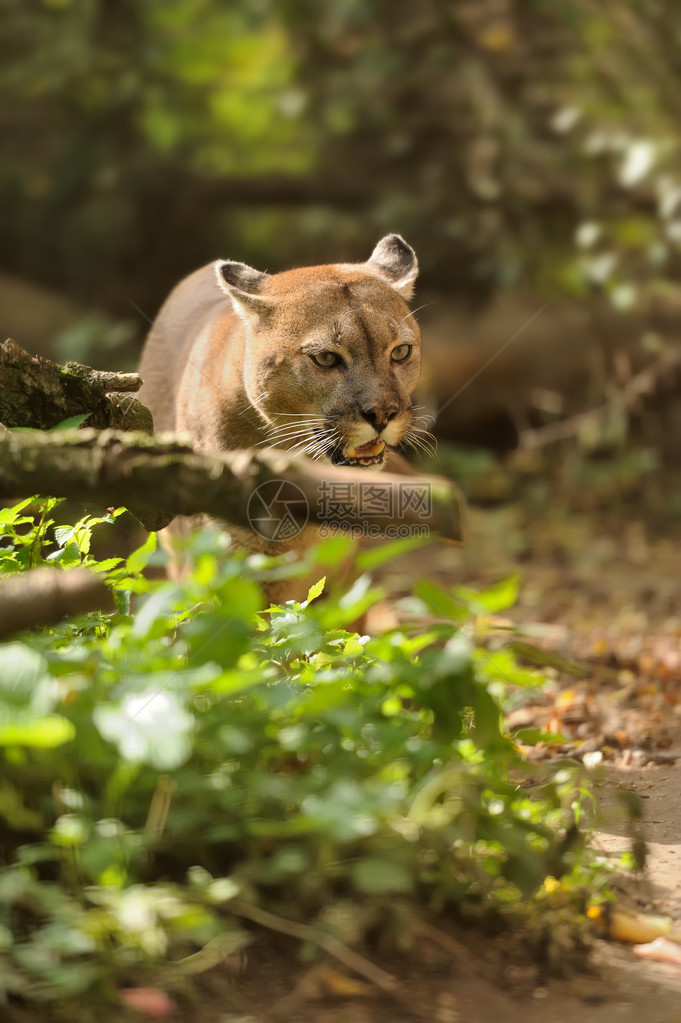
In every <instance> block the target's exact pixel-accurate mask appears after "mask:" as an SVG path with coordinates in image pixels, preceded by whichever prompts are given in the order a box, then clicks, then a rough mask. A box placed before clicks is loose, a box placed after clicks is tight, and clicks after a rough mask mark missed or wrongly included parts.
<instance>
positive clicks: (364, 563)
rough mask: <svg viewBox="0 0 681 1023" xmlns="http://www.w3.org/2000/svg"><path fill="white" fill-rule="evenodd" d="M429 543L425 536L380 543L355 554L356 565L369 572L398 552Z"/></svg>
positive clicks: (405, 551)
mask: <svg viewBox="0 0 681 1023" xmlns="http://www.w3.org/2000/svg"><path fill="white" fill-rule="evenodd" d="M428 543H431V539H430V537H427V536H425V537H424V536H409V537H406V538H405V539H404V540H391V542H390V543H384V544H380V545H379V546H377V547H373V548H371V549H369V550H365V551H361V552H360V553H359V554H358V555H357V560H356V562H355V563H356V565H357V567H358V568H359V569H360V570H361V571H362V572H371V571H372V569H374V568H378V567H379V565H385V563H386V562H387V561H393V560H394V559H395V558H397V557H399V556H400V554H407V553H408V552H409V551H415V550H418V548H419V547H424V546H425V545H426V544H428Z"/></svg>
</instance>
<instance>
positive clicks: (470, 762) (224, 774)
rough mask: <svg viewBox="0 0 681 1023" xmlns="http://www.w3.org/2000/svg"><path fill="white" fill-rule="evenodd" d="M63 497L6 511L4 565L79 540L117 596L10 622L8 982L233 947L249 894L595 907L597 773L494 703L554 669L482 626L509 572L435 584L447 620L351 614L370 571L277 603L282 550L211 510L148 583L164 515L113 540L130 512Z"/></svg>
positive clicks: (407, 916) (364, 601) (378, 919)
mask: <svg viewBox="0 0 681 1023" xmlns="http://www.w3.org/2000/svg"><path fill="white" fill-rule="evenodd" d="M53 507H54V502H53V501H52V500H51V499H48V500H47V501H43V502H41V504H40V506H39V510H38V511H37V512H35V511H33V512H32V513H29V510H30V503H29V502H21V503H20V504H18V505H16V506H15V508H14V509H8V510H5V511H3V512H2V513H0V514H2V516H3V519H2V523H3V528H4V530H5V536H4V548H3V562H2V571H3V572H15V571H17V570H20V569H21V568H23V567H28V566H30V565H35V564H38V563H40V562H42V561H46V562H47V561H49V563H51V564H57V565H61V566H62V567H66V566H68V565H72V564H76V563H78V564H86V565H89V566H90V567H91V568H92V570H93V571H101V572H103V573H104V574H105V576H106V578H107V580H108V583H109V585H110V586H111V587H112V588H113V589H114V590H115V592H116V593H117V595H118V606H119V609H121V610H119V611H118V612H117V613H115V614H113V615H106V616H102V615H86V616H82V617H81V618H79V619H76V620H73V621H68V622H66V623H64V624H62V625H60V626H58V627H55V628H52V629H49V630H44V631H43V632H42V633H38V634H31V635H28V634H26V635H23V636H20V637H17V638H15V639H14V640H13V641H12V642H10V643H6V644H4V645H1V646H0V754H1V756H2V760H3V769H2V784H1V785H0V831H1V833H2V846H3V849H4V850H5V854H4V866H3V869H2V871H1V872H0V942H1V945H0V952H1V957H0V986H1V987H3V988H4V990H5V991H6V992H9V993H11V994H14V995H17V996H21V997H23V998H28V999H37V1000H46V999H54V998H57V997H59V998H64V997H68V996H72V995H73V994H74V993H77V992H79V991H84V990H86V989H88V988H90V987H91V986H92V985H93V984H95V983H97V982H98V981H104V980H106V979H107V978H108V979H113V980H115V981H116V982H123V981H124V980H126V978H129V977H130V976H131V975H133V976H134V975H136V974H137V973H138V972H139V971H140V970H142V969H145V968H149V967H151V966H153V965H154V964H158V963H160V962H163V961H166V960H168V959H171V960H173V961H174V962H177V961H178V960H182V959H184V958H186V957H188V956H193V954H194V953H195V952H196V950H197V949H201V948H204V947H205V946H207V945H209V944H210V943H211V942H213V941H214V940H218V937H219V936H222V937H221V938H220V940H224V941H226V942H228V944H229V947H230V948H231V949H236V948H238V947H240V946H241V945H243V944H245V943H247V942H248V941H250V940H251V937H250V935H249V933H248V932H247V931H246V930H245V928H244V925H243V922H242V918H243V917H244V916H247V915H248V907H254V906H264V907H267V909H268V911H270V912H275V913H277V914H279V915H281V916H283V917H285V918H287V919H290V920H295V921H299V922H302V923H305V924H307V925H309V926H310V927H311V928H312V930H311V931H310V933H311V935H314V933H320V934H321V933H326V934H329V933H330V934H333V935H334V936H335V937H336V938H340V939H341V940H343V941H346V942H348V943H351V944H352V943H358V942H361V941H362V940H368V935H369V934H370V933H371V934H372V935H374V936H375V935H376V934H382V935H383V937H384V939H385V940H387V941H391V942H393V943H394V944H404V943H405V942H408V941H410V940H411V939H412V938H413V936H414V935H415V934H416V932H417V927H418V920H419V916H420V915H421V914H422V913H423V911H424V910H425V909H426V908H428V907H430V908H432V909H436V910H438V911H441V912H444V911H455V912H457V913H458V914H464V915H466V914H468V915H471V914H472V915H483V916H489V915H490V914H492V915H495V916H497V917H499V916H500V915H501V916H505V915H508V914H509V913H511V912H513V913H515V914H516V917H518V916H519V915H527V914H528V913H529V914H530V915H531V913H532V912H533V909H532V907H535V908H534V912H538V911H539V909H541V913H542V914H544V917H545V914H546V913H547V911H548V910H549V909H550V906H551V904H552V899H553V898H554V895H555V892H556V889H558V891H559V898H558V899H557V902H556V904H557V905H559V904H563V903H565V900H566V899H567V901H568V902H570V900H572V903H575V900H576V905H577V906H578V907H579V905H580V900H581V899H582V894H581V891H582V887H583V878H584V870H585V863H588V858H587V859H586V860H585V858H584V855H583V851H582V843H581V839H580V834H579V832H578V829H577V826H576V823H575V812H576V809H577V808H578V807H579V806H580V805H581V802H582V800H583V798H584V795H583V794H582V793H581V792H580V790H579V789H578V787H577V782H576V780H575V778H574V777H573V776H572V774H571V773H569V772H566V771H565V770H562V771H561V772H560V773H559V774H558V775H556V776H554V777H550V776H547V777H546V778H544V779H542V788H541V794H540V795H539V796H537V795H533V794H532V793H531V791H530V790H528V789H527V788H526V787H521V786H520V785H519V782H520V781H521V780H522V779H523V778H524V777H525V774H526V772H525V768H524V766H523V764H522V761H521V760H520V758H519V757H518V755H517V753H516V751H515V748H514V746H513V744H512V742H511V741H510V739H509V738H508V736H507V735H505V734H504V730H503V726H502V720H501V711H500V704H499V697H500V695H501V690H502V686H503V685H504V684H506V683H508V682H509V681H510V682H511V683H512V685H513V686H518V685H524V684H528V683H530V684H537V683H538V679H537V676H535V675H533V674H530V673H528V672H527V671H526V670H524V669H520V668H518V666H517V665H516V663H515V660H514V657H513V654H512V653H511V651H510V649H506V650H504V651H502V652H501V653H499V652H497V653H496V654H494V655H493V656H492V655H489V654H487V653H485V654H484V655H483V654H481V653H480V651H479V650H477V648H476V647H475V645H474V643H473V641H472V636H473V635H474V630H475V628H476V624H477V625H479V623H480V622H481V621H483V620H484V616H486V615H488V614H489V613H491V612H493V611H496V610H497V609H499V608H501V607H503V606H505V605H506V604H508V603H509V602H511V601H512V600H513V599H514V596H515V591H516V586H517V583H516V581H514V580H507V581H505V582H504V583H502V584H500V585H498V586H496V587H493V588H492V589H490V590H488V591H486V592H484V593H476V592H473V591H468V590H459V591H455V592H454V593H453V594H447V593H445V592H443V591H439V590H437V589H436V588H435V587H432V586H431V585H429V584H426V583H421V584H419V586H418V587H417V596H416V597H415V598H413V599H416V600H418V601H421V602H422V604H423V606H425V605H428V606H429V607H430V608H431V609H434V610H435V611H436V613H437V614H438V615H439V616H440V618H441V619H442V621H440V622H435V624H433V626H432V627H431V628H430V629H429V630H428V632H426V633H425V634H421V635H413V634H410V633H409V632H408V631H405V630H400V629H397V630H393V631H390V632H387V633H385V634H383V635H380V636H374V637H369V636H363V635H360V634H358V633H356V632H353V631H350V630H349V629H348V625H349V623H350V622H352V621H354V620H355V619H356V618H357V616H358V615H359V614H361V613H362V612H363V611H364V610H365V609H366V608H367V607H368V606H369V605H370V604H371V603H372V601H374V600H375V599H376V597H377V596H378V592H377V591H376V590H373V589H372V588H371V584H370V581H369V579H368V577H366V576H361V577H360V578H359V579H358V580H357V581H356V582H355V583H354V584H353V586H352V587H351V588H350V589H349V590H348V591H347V592H335V591H333V589H332V590H331V592H330V593H329V594H327V595H326V599H321V594H322V588H323V581H322V582H320V583H319V584H317V585H316V586H315V587H313V588H312V589H311V590H310V593H309V595H308V599H307V601H305V602H303V603H300V604H298V603H295V602H289V603H288V604H285V605H282V606H276V607H271V608H269V609H268V610H267V611H265V612H263V610H262V605H263V600H262V594H261V590H260V584H261V583H262V582H263V581H264V580H265V579H267V578H268V577H270V576H271V575H272V574H273V573H275V572H282V571H290V568H287V567H286V565H284V564H282V563H281V562H276V561H272V560H267V559H264V558H262V557H261V556H257V557H251V558H246V557H244V556H242V555H236V554H226V553H225V551H224V540H223V538H222V537H221V536H220V535H219V534H217V533H212V532H210V531H203V532H200V533H198V534H196V536H195V537H193V538H192V540H191V543H190V547H189V554H190V555H191V558H192V561H193V568H192V571H191V574H190V575H189V577H188V579H187V580H186V581H185V582H184V583H182V584H179V583H175V582H167V581H151V580H149V579H146V578H145V577H144V576H143V574H142V573H143V570H144V568H145V567H146V565H147V563H148V562H149V559H150V558H156V557H158V555H156V554H154V550H153V548H154V546H155V544H154V539H155V538H154V537H153V535H152V536H150V538H149V540H148V541H147V542H146V543H145V545H144V546H143V547H142V548H141V549H140V550H139V551H137V552H135V553H133V554H132V555H131V556H130V557H128V558H127V560H126V561H122V560H120V559H110V560H107V561H106V562H99V563H97V562H96V561H95V560H94V559H93V556H92V554H91V548H90V539H91V533H92V529H93V528H94V527H95V526H101V525H102V524H103V523H104V522H107V521H108V522H113V521H114V520H115V518H116V517H117V515H118V514H119V513H118V512H116V513H112V515H110V516H106V517H104V518H89V517H86V518H84V519H81V520H80V521H79V522H78V523H76V525H75V526H73V527H68V528H67V527H65V526H64V527H56V528H54V529H53V528H52V522H51V520H50V513H51V511H52V509H53ZM339 544H340V546H342V545H343V541H339V540H337V539H334V540H332V541H329V542H328V543H327V544H326V545H322V546H321V548H320V549H319V550H318V551H317V554H316V557H317V559H318V563H320V564H322V565H323V564H324V563H329V562H332V561H333V560H334V559H336V558H337V557H338V556H339V555H340V554H341V553H343V551H342V550H340V547H339ZM50 548H53V549H50ZM391 550H392V548H391ZM26 552H28V555H27V553H26ZM60 552H61V553H60ZM55 555H56V556H55ZM373 560H374V561H375V560H376V557H375V555H374V557H373ZM307 567H309V566H307ZM131 608H132V609H131ZM495 657H500V659H499V660H497V661H496V663H495ZM547 878H553V879H562V880H554V881H553V882H552V885H549V888H548V889H547V886H546V879H547ZM552 893H553V894H552ZM348 908H351V909H352V912H351V913H350V914H348V912H347V910H348ZM570 919H571V925H570V926H571V927H573V928H576V929H577V931H578V924H579V919H580V918H579V915H577V916H575V914H574V912H571V917H570ZM350 920H351V924H350V922H349V921H350ZM344 921H345V922H344ZM544 930H545V929H544ZM542 933H544V931H542ZM576 940H577V941H579V939H578V938H576ZM178 970H179V973H181V972H182V970H181V963H180V966H179V967H178Z"/></svg>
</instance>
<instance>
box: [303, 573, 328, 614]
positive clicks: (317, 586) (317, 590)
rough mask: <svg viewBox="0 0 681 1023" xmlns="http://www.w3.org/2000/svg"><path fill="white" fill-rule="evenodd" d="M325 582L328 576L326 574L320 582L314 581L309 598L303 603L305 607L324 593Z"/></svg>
mask: <svg viewBox="0 0 681 1023" xmlns="http://www.w3.org/2000/svg"><path fill="white" fill-rule="evenodd" d="M325 584H326V576H325V575H324V576H322V578H321V579H320V580H319V582H316V583H314V585H313V586H311V587H310V589H309V590H308V591H307V600H306V601H305V603H304V604H303V607H307V605H308V604H311V603H312V601H313V600H316V598H317V597H320V596H321V595H322V593H323V591H324V586H325Z"/></svg>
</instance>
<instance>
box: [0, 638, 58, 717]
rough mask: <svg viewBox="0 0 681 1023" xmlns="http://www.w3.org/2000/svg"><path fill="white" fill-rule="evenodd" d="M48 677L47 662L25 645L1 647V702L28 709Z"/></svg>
mask: <svg viewBox="0 0 681 1023" xmlns="http://www.w3.org/2000/svg"><path fill="white" fill-rule="evenodd" d="M46 675H47V661H46V659H45V658H44V657H43V655H42V654H40V653H38V651H37V650H33V649H32V648H31V647H29V646H27V645H26V644H25V643H5V644H4V645H2V646H0V702H1V703H5V704H11V705H12V706H15V707H27V706H28V705H29V704H30V703H31V700H32V698H33V696H34V693H35V691H36V689H37V688H38V686H39V684H40V683H41V682H42V680H43V679H44V678H45V676H46Z"/></svg>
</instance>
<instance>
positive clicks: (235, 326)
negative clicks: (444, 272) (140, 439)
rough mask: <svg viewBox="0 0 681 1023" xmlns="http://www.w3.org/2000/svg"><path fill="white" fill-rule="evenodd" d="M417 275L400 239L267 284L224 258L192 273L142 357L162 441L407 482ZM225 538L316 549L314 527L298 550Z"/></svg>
mask: <svg viewBox="0 0 681 1023" xmlns="http://www.w3.org/2000/svg"><path fill="white" fill-rule="evenodd" d="M417 274H418V263H417V259H416V256H415V254H414V251H413V249H412V248H411V247H410V246H409V245H408V244H407V243H406V242H405V241H404V239H403V238H401V237H400V236H399V235H397V234H389V235H387V236H386V237H385V238H383V239H382V240H381V241H380V242H379V243H378V245H377V246H376V248H375V249H374V251H373V253H372V254H371V256H370V258H369V259H368V261H367V262H365V263H336V264H331V265H325V266H313V267H305V268H301V269H295V270H287V271H285V272H283V273H276V274H269V273H262V272H260V271H258V270H254V269H253V268H252V267H250V266H247V265H246V264H245V263H238V262H234V261H232V260H222V259H220V260H217V262H215V263H214V264H212V265H208V266H205V267H203V268H202V269H200V270H197V271H196V272H195V273H192V274H190V275H189V276H188V277H186V278H185V279H184V280H183V281H181V282H180V284H178V285H177V287H176V288H175V289H174V290H173V291H172V292H171V294H170V296H169V297H168V299H167V300H166V302H165V303H164V305H163V306H162V308H161V310H160V312H159V314H158V316H157V318H156V320H155V322H154V324H153V326H152V328H151V330H150V332H149V335H148V337H147V340H146V342H145V347H144V351H143V354H142V361H141V365H140V370H139V372H140V375H141V376H142V378H143V381H144V383H143V386H142V389H141V391H140V400H141V401H142V402H144V404H145V405H147V406H148V407H149V409H150V410H151V412H152V415H153V418H154V426H155V429H156V430H170V431H175V432H179V433H184V434H189V435H190V436H191V437H192V439H193V441H194V444H195V446H196V448H198V449H199V450H202V451H205V452H216V451H225V450H231V449H235V448H255V449H258V448H260V449H262V448H263V447H265V446H270V447H276V448H283V449H286V450H288V451H289V452H292V453H296V454H297V453H303V454H305V455H307V456H308V457H309V458H311V459H315V460H320V461H326V462H330V463H332V464H334V465H348V466H355V467H358V466H359V467H371V468H373V469H380V468H381V467H383V465H385V464H386V462H387V464H388V465H389V468H390V469H391V470H392V471H405V463H404V462H403V461H402V460H400V458H399V455H397V454H396V452H395V448H397V447H398V446H399V445H401V444H404V443H405V442H407V443H408V442H409V441H410V439H412V438H413V437H415V436H416V434H417V432H418V431H417V428H416V423H415V420H414V409H413V407H412V393H413V391H414V388H415V386H416V383H417V380H418V376H419V370H420V360H421V342H420V334H419V328H418V326H417V324H416V321H415V319H414V317H413V316H412V315H411V313H410V311H409V308H408V306H407V304H406V302H407V301H408V300H409V299H410V298H411V296H412V292H413V287H414V282H415V280H416V277H417ZM173 526H174V531H175V532H177V531H182V529H183V525H182V524H181V523H180V524H177V520H176V523H174V524H173ZM173 526H171V527H170V528H171V529H172V528H173ZM186 526H187V523H186V522H185V523H184V528H186ZM229 531H230V534H231V535H232V538H233V540H234V541H235V542H236V543H237V544H238V545H239V546H242V547H245V548H246V549H248V550H250V551H264V552H267V553H281V552H282V551H283V550H286V549H291V548H294V549H298V550H303V549H305V548H307V547H308V546H309V545H310V544H312V543H314V542H315V541H316V540H317V538H318V530H317V528H316V527H314V526H307V527H305V528H304V529H303V530H302V531H301V532H300V533H298V535H297V536H295V537H293V538H292V539H291V540H290V542H273V541H268V540H266V539H264V538H263V537H261V536H259V535H258V534H257V533H255V532H251V531H249V530H248V529H244V528H234V527H231V526H230V530H229ZM268 595H269V596H270V597H272V593H270V592H269V591H268ZM278 596H280V595H278Z"/></svg>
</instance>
